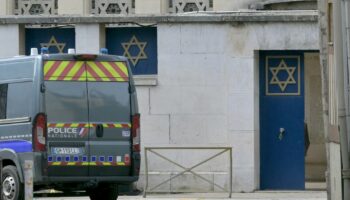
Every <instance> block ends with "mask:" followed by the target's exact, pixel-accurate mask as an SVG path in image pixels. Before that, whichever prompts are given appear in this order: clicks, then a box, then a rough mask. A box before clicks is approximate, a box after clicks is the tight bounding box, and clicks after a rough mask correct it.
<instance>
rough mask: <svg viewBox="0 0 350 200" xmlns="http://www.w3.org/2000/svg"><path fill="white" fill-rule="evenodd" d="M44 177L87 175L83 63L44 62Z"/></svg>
mask: <svg viewBox="0 0 350 200" xmlns="http://www.w3.org/2000/svg"><path fill="white" fill-rule="evenodd" d="M44 80H45V88H46V89H45V107H46V114H47V119H48V175H49V176H88V164H89V163H88V161H89V143H88V141H89V136H88V133H89V127H90V125H89V118H88V116H89V114H88V93H87V89H86V68H85V62H83V61H46V62H45V64H44Z"/></svg>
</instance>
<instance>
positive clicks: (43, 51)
mask: <svg viewBox="0 0 350 200" xmlns="http://www.w3.org/2000/svg"><path fill="white" fill-rule="evenodd" d="M43 54H49V48H47V47H42V48H41V55H43Z"/></svg>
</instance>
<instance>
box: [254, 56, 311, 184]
mask: <svg viewBox="0 0 350 200" xmlns="http://www.w3.org/2000/svg"><path fill="white" fill-rule="evenodd" d="M269 56H278V58H276V57H272V58H271V57H270V59H268V57H269ZM280 56H281V57H283V59H284V60H285V62H286V65H287V66H288V67H296V66H297V63H298V60H297V59H296V58H291V57H290V56H299V57H300V69H299V70H300V78H299V77H298V73H297V71H295V72H294V73H293V79H295V80H296V82H299V84H300V89H299V88H298V86H297V84H289V85H288V86H287V87H286V88H285V90H284V91H282V89H281V88H280V86H279V85H277V84H270V81H271V79H272V78H273V74H272V72H271V71H270V68H274V67H277V66H278V65H279V64H281V61H282V58H281V57H280ZM267 59H268V62H267V65H268V66H266V60H267ZM266 67H269V68H268V71H267V72H268V75H267V78H268V83H269V84H266ZM288 77H289V75H288V73H287V72H285V71H283V70H282V71H281V72H280V73H278V79H279V80H282V81H284V80H287V78H288ZM267 91H268V92H269V93H271V94H274V95H267V93H266V92H267ZM298 92H300V94H299V95H295V94H294V93H298ZM281 93H282V94H288V93H289V94H294V95H289V96H287V95H283V96H282V95H276V94H281ZM280 128H284V129H285V134H284V137H283V139H282V140H279V138H278V135H279V131H280ZM304 149H305V147H304V55H303V52H300V51H262V52H260V163H261V164H260V181H261V182H260V188H261V189H263V190H264V189H283V190H303V189H305V161H304Z"/></svg>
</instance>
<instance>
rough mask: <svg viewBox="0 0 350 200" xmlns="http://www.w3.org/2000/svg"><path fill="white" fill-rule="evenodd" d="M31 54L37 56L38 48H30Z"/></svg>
mask: <svg viewBox="0 0 350 200" xmlns="http://www.w3.org/2000/svg"><path fill="white" fill-rule="evenodd" d="M30 55H31V56H37V55H38V48H31V49H30Z"/></svg>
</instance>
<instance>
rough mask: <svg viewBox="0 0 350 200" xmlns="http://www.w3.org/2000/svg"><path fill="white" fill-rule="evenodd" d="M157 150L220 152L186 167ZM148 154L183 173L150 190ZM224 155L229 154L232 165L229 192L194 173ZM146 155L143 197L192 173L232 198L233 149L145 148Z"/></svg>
mask: <svg viewBox="0 0 350 200" xmlns="http://www.w3.org/2000/svg"><path fill="white" fill-rule="evenodd" d="M157 150H220V151H219V152H218V153H216V154H214V155H213V156H210V157H208V158H207V159H205V160H203V161H200V162H198V163H197V164H195V165H193V166H192V167H189V168H188V167H185V166H183V165H181V164H179V163H177V162H176V161H174V160H171V159H170V158H167V157H166V156H164V155H162V154H160V153H159V152H157ZM148 152H151V153H153V154H154V155H156V156H157V157H159V158H162V159H163V160H165V161H168V162H169V163H171V164H173V165H175V166H177V167H180V168H181V169H182V170H183V171H182V172H180V173H178V174H176V175H175V176H170V178H168V179H166V180H165V181H162V182H161V183H159V184H157V185H156V186H154V187H152V188H150V189H149V188H148V186H149V181H148V178H149V171H148ZM224 153H228V154H229V163H230V168H229V179H230V180H229V182H230V185H229V190H228V191H227V190H226V189H225V188H223V187H221V186H220V185H218V184H216V183H215V182H214V180H213V181H211V180H208V179H207V178H205V177H203V176H202V175H200V174H198V173H196V172H194V171H193V170H194V169H195V168H197V167H199V166H201V165H203V164H204V163H207V162H209V161H210V160H212V159H214V158H216V157H219V156H220V155H222V154H224ZM144 154H145V176H146V177H145V186H144V193H143V197H144V198H145V197H146V196H147V192H152V191H154V190H155V189H156V188H158V187H160V186H161V185H163V184H165V183H167V182H170V181H171V180H173V179H175V178H177V177H179V176H181V175H184V174H185V173H191V174H193V175H194V177H198V178H200V179H201V180H203V181H205V182H208V183H210V184H213V185H214V187H217V188H219V189H221V190H222V191H224V192H228V193H229V198H231V193H232V147H145V148H144Z"/></svg>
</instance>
